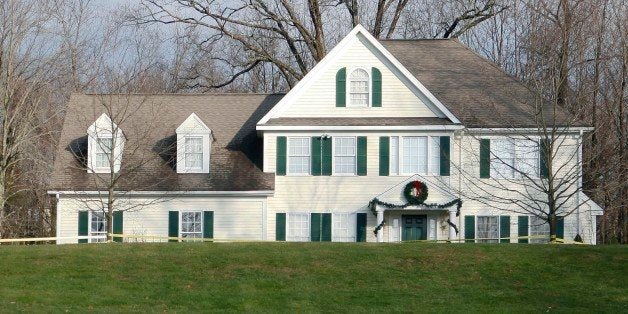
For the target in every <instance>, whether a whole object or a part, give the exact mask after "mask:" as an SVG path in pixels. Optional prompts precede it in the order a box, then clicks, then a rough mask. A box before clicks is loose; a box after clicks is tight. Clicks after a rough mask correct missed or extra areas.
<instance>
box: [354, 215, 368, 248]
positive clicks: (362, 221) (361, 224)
mask: <svg viewBox="0 0 628 314" xmlns="http://www.w3.org/2000/svg"><path fill="white" fill-rule="evenodd" d="M355 225H356V230H355V241H356V242H366V213H358V214H357V215H356V224H355Z"/></svg>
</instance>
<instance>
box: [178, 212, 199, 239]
mask: <svg viewBox="0 0 628 314" xmlns="http://www.w3.org/2000/svg"><path fill="white" fill-rule="evenodd" d="M179 230H181V237H182V238H188V239H194V238H202V237H203V212H200V211H192V212H181V228H180V229H179Z"/></svg>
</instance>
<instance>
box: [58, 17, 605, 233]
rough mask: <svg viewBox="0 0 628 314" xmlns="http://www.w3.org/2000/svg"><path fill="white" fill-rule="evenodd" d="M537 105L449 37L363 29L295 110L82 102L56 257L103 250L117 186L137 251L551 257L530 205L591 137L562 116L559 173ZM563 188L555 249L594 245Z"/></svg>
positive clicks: (68, 160) (259, 103)
mask: <svg viewBox="0 0 628 314" xmlns="http://www.w3.org/2000/svg"><path fill="white" fill-rule="evenodd" d="M535 99H536V97H535V95H534V94H532V93H531V92H530V91H529V90H528V89H527V88H526V87H524V86H523V85H522V84H521V83H520V82H518V81H517V80H516V79H513V78H512V77H510V76H509V75H507V74H506V73H504V72H502V71H501V70H500V69H499V68H498V67H496V66H495V65H493V64H491V63H490V62H489V61H487V60H485V59H483V58H482V57H480V56H478V55H477V54H475V53H474V52H472V51H471V50H470V49H469V48H467V47H465V46H464V45H463V44H461V43H460V42H459V41H457V40H455V39H446V40H383V41H381V40H377V39H375V38H373V37H372V36H371V35H370V34H369V33H368V32H367V31H366V30H365V29H364V28H363V27H361V26H358V27H356V28H355V29H353V30H352V31H351V32H350V33H349V34H348V35H347V36H346V37H345V38H344V39H343V40H342V41H341V42H340V43H339V44H338V45H337V46H336V47H335V48H334V49H333V50H331V51H330V52H329V54H328V55H327V56H326V57H325V58H324V59H323V60H322V61H321V62H319V63H318V64H317V65H316V66H315V67H314V68H313V69H312V70H311V71H310V72H309V73H308V74H307V75H306V76H305V77H304V78H303V79H302V80H301V81H300V82H298V84H297V85H296V86H294V88H292V89H291V90H290V91H289V92H288V93H286V94H285V95H284V94H202V95H199V94H153V95H111V94H108V95H85V94H75V95H73V96H72V97H71V99H70V101H69V104H68V107H67V114H66V116H65V121H64V127H63V131H62V134H61V138H60V142H59V147H58V151H57V157H56V159H55V167H54V173H53V176H52V178H51V181H52V183H51V189H50V191H49V193H50V194H51V195H53V196H54V197H56V201H57V207H56V208H57V211H56V213H57V215H56V219H57V224H56V231H57V236H58V237H59V238H60V240H59V241H58V243H77V242H86V241H87V240H77V238H76V237H77V236H91V239H89V240H90V241H92V242H98V241H102V237H103V236H104V235H105V233H106V228H105V225H106V223H107V220H106V219H105V216H104V214H103V211H102V208H103V206H104V204H106V199H107V198H108V194H109V193H108V186H107V184H105V183H107V182H111V180H109V179H110V178H111V177H112V176H111V172H112V171H113V172H114V177H115V178H116V182H115V187H114V188H112V189H109V190H114V191H115V193H113V196H112V198H113V199H115V203H114V204H115V206H114V207H113V208H114V210H115V211H114V213H113V220H112V221H111V222H110V223H112V227H113V232H114V234H124V235H125V237H126V238H125V239H126V240H125V241H135V240H138V241H143V240H147V239H148V240H150V239H151V238H147V236H155V237H162V238H165V237H171V240H172V238H179V239H190V238H213V239H215V240H259V241H338V242H364V241H366V242H398V241H404V240H448V241H465V239H466V240H467V241H469V240H470V239H471V241H476V242H510V243H518V242H519V243H521V242H544V241H547V238H543V236H545V237H547V235H548V233H549V226H548V224H547V223H545V222H544V221H542V220H541V219H539V218H536V217H535V215H533V214H531V213H533V212H534V210H536V208H537V207H538V203H539V202H540V203H542V201H543V199H544V198H543V195H542V193H541V194H539V193H538V191H536V192H534V191H533V192H531V190H534V187H537V190H538V187H539V186H541V187H542V186H544V182H545V181H547V180H548V177H551V178H553V179H554V180H559V179H560V178H561V176H570V173H569V172H568V171H567V170H565V169H570V171H572V172H573V171H575V173H577V174H581V171H582V169H581V156H582V151H581V139H582V136H583V133H584V132H589V131H591V128H590V127H588V126H587V125H586V124H584V123H581V122H578V121H577V120H574V119H572V118H570V116H569V114H567V113H566V112H563V110H558V111H557V112H556V116H555V119H554V120H555V121H557V123H558V124H560V127H561V128H560V132H559V134H558V137H557V138H559V139H560V141H557V142H560V143H561V145H555V146H554V149H555V150H556V152H557V153H556V154H555V157H554V158H553V160H552V166H553V167H548V165H547V164H545V163H544V162H543V158H542V157H541V155H542V150H541V149H539V145H540V143H541V142H542V141H541V140H535V138H539V137H538V136H537V134H539V127H538V119H536V116H535V110H532V109H531V108H532V107H534V106H531V105H530V103H531V102H533V101H535ZM123 113H124V114H123ZM112 169H113V170H112ZM551 169H553V170H551ZM548 171H554V173H553V175H550V176H548ZM522 174H524V175H522ZM527 181H530V182H531V183H526V182H527ZM566 181H569V180H566ZM569 182H572V184H570V185H568V186H567V187H565V188H564V191H571V190H573V191H575V192H574V193H568V192H565V193H563V194H565V195H569V197H566V198H564V201H563V202H562V203H561V207H560V209H559V211H558V213H557V214H558V215H559V216H561V218H560V219H559V222H558V223H557V232H558V236H559V237H561V238H565V239H566V240H573V239H574V238H575V237H576V235H580V236H581V237H582V239H583V242H585V243H589V244H595V241H596V236H595V234H596V230H595V226H596V215H601V214H602V209H601V208H600V207H599V206H597V205H596V204H595V203H593V202H592V201H591V200H589V199H588V198H587V197H586V195H584V194H583V193H582V192H581V191H580V190H579V184H581V183H580V182H581V181H580V180H579V179H577V178H576V179H571V181H569ZM506 200H508V201H506ZM99 206H100V207H99ZM526 206H529V208H526ZM538 209H539V210H543V208H542V206H541V207H539V208H538ZM563 216H564V217H563ZM134 236H135V237H136V238H133V237H134ZM528 236H539V237H538V238H536V237H535V238H531V239H528V238H527V237H528ZM162 238H159V239H162ZM155 239H157V238H155Z"/></svg>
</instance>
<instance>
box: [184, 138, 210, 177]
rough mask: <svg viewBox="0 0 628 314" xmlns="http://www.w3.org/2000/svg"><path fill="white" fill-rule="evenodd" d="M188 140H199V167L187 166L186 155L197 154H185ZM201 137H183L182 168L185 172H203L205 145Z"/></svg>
mask: <svg viewBox="0 0 628 314" xmlns="http://www.w3.org/2000/svg"><path fill="white" fill-rule="evenodd" d="M189 139H195V140H200V141H201V153H200V154H201V165H200V167H191V166H188V164H187V155H188V154H198V153H188V152H187V141H188V140H189ZM203 142H204V141H203V136H199V135H186V136H184V137H183V167H184V168H185V171H186V172H188V171H189V172H197V171H203V162H204V160H205V153H204V151H205V143H203Z"/></svg>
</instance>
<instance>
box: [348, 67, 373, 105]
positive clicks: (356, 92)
mask: <svg viewBox="0 0 628 314" xmlns="http://www.w3.org/2000/svg"><path fill="white" fill-rule="evenodd" d="M349 104H350V105H352V106H360V107H366V106H368V104H369V74H368V72H366V71H365V70H363V69H357V70H354V71H353V72H351V76H350V77H349Z"/></svg>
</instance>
